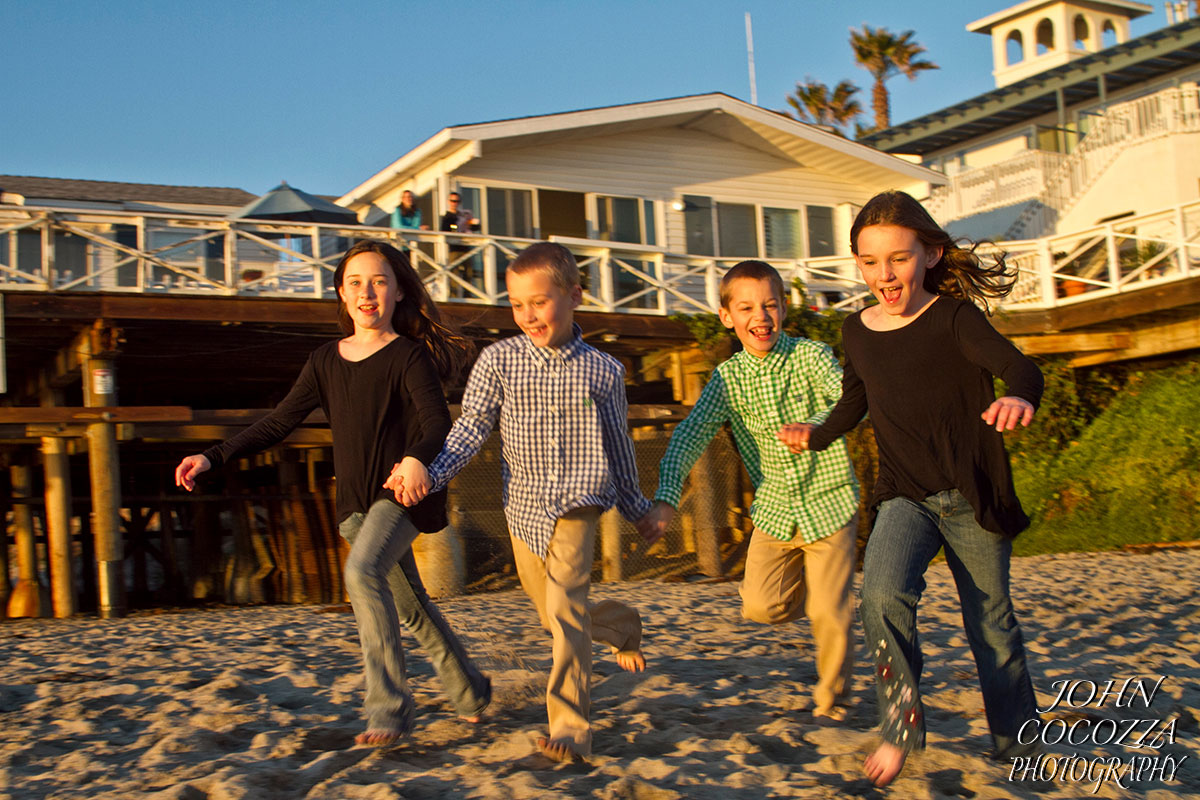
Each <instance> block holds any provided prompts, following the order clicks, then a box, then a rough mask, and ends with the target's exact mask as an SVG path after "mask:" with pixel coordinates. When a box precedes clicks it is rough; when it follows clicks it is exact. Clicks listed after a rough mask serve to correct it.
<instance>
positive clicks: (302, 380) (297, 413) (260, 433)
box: [175, 358, 321, 492]
mask: <svg viewBox="0 0 1200 800" xmlns="http://www.w3.org/2000/svg"><path fill="white" fill-rule="evenodd" d="M320 402H321V401H320V395H319V394H318V392H317V380H316V373H315V371H314V369H313V365H312V359H311V358H309V360H308V361H307V362H306V363H305V364H304V369H302V370H301V371H300V377H299V378H297V379H296V383H295V384H294V385H293V386H292V389H291V391H289V392H288V394H287V397H285V398H283V401H282V402H280V404H279V405H277V406H276V407H275V409H274V410H273V411H272V412H271V413H270V414H267V415H266V416H265V417H263V418H262V419H260V420H259V421H258V422H256V423H254V424H253V425H251V426H250V427H249V428H246V430H244V431H242V432H241V433H239V434H237V435H235V436H232V437H230V438H229V439H226V440H225V441H224V442H221V443H220V444H218V445H214V446H213V447H210V448H208V449H207V450H205V451H204V452H203V453H202V454H197V455H192V456H188V457H187V458H185V459H183V461H181V462H179V466H177V467H176V468H175V485H176V486H180V487H182V488H184V489H187V490H188V491H189V492H190V491H192V489H194V488H195V486H196V476H198V475H199V474H200V473H202V472H205V471H207V470H210V469H212V468H214V467H219V466H221V465H223V464H225V463H227V462H228V461H229V460H230V459H232V458H235V457H236V456H239V455H242V454H244V453H256V452H258V451H260V450H263V449H265V448H267V447H270V446H271V445H273V444H278V443H279V442H281V441H283V440H284V439H285V438H286V437H287V435H288V434H289V433H291V432H292V431H293V430H295V429H296V426H297V425H299V424H300V423H301V422H303V421H304V419H305V417H307V416H308V415H309V414H310V413H311V412H312V410H313V409H314V408H316V407H317V406H319V405H320Z"/></svg>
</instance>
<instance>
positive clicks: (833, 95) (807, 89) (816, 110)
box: [787, 76, 862, 128]
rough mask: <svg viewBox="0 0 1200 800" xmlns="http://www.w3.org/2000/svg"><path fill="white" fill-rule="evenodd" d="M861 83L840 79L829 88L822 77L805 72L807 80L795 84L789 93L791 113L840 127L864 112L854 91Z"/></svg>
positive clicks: (805, 120) (799, 117) (856, 90)
mask: <svg viewBox="0 0 1200 800" xmlns="http://www.w3.org/2000/svg"><path fill="white" fill-rule="evenodd" d="M857 93H858V87H857V86H855V85H854V84H853V83H851V82H850V81H841V82H839V83H838V85H837V86H835V87H833V91H832V92H830V91H829V87H828V86H826V85H825V84H823V83H821V82H820V81H817V80H813V79H812V78H810V77H808V76H805V78H804V83H797V84H796V91H795V92H794V93H793V94H790V95H788V98H787V101H788V105H790V106H791V107H792V116H794V117H795V118H796V119H798V120H800V121H801V122H811V123H813V124H816V125H828V126H829V127H831V128H841V127H842V126H843V125H847V124H849V123H850V122H851V121H852V120H853V119H854V118H855V117H857V116H858V115H859V114H861V113H862V106H861V105H860V104H859V102H858V101H857V100H855V99H854V95H855V94H857Z"/></svg>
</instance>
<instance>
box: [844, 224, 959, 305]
mask: <svg viewBox="0 0 1200 800" xmlns="http://www.w3.org/2000/svg"><path fill="white" fill-rule="evenodd" d="M857 244H858V247H857V251H858V252H857V254H856V255H855V257H854V260H855V262H856V263H857V264H858V269H859V271H860V272H861V273H862V277H863V282H864V283H866V284H867V288H868V289H870V290H871V294H873V295H875V298H876V299H877V300H878V301H879V307H880V309H881V310H882V311H883V313H884V314H886V315H887V316H889V317H892V318H894V321H895V322H896V323H899V324H902V325H905V324H908V322H910V321H911V320H912V318H913V317H915V316H916V315H918V314H919V313H920V312H921V311H922V310H923V309H924V308H925V306H926V305H928V304H929V301H930V300H932V299H933V293H932V292H930V291H929V290H928V289H926V288H925V271H926V270H927V269H929V268H930V267H933V266H934V265H936V264H937V262H938V259H940V258H941V257H942V248H940V247H926V246H925V245H924V244H922V242H921V240H920V239H919V238H917V234H916V232H915V231H913V230H912V229H911V228H905V227H901V226H899V225H868V226H867V227H865V228H863V229H862V230H861V231H860V232H859V234H858V242H857Z"/></svg>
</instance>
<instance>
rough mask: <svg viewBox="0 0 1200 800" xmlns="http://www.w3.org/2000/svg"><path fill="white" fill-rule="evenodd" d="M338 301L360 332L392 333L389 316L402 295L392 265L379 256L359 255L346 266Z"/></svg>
mask: <svg viewBox="0 0 1200 800" xmlns="http://www.w3.org/2000/svg"><path fill="white" fill-rule="evenodd" d="M337 291H338V297H339V298H341V300H342V302H343V303H345V304H346V311H347V312H348V313H349V314H350V319H351V320H352V321H353V322H354V330H355V332H356V333H357V332H359V331H360V330H377V331H392V313H393V312H394V311H395V310H396V303H398V302H400V300H401V299H403V297H404V294H403V293H402V292H401V290H400V285H399V283H398V282H397V280H396V275H395V273H393V272H392V265H391V264H389V263H388V261H387V259H386V258H384V257H383V256H382V255H380V254H379V253H372V252H366V253H359V254H358V255H356V256H354V257H353V258H351V259H350V260H349V261H347V262H346V269H345V272H344V273H343V274H342V285H341V286H339V287H338V290H337Z"/></svg>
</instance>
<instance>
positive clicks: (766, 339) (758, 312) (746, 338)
mask: <svg viewBox="0 0 1200 800" xmlns="http://www.w3.org/2000/svg"><path fill="white" fill-rule="evenodd" d="M728 294H729V301H728V304H727V305H722V306H721V308H720V309H719V310H718V314H719V315H720V317H721V323H722V324H723V325H724V326H725V327H726V328H730V329H732V330H733V332H734V333H735V334H736V335H737V338H738V341H739V342H741V343H742V348H743V349H745V351H746V352H747V353H749V354H750V355H752V356H756V357H757V358H763V357H765V356H766V355H767V353H769V352H771V348H772V347H774V346H775V343H776V342H777V341H779V334H780V332H781V331H782V330H783V316H784V303H783V298H782V297H780V296H779V293H778V292H776V290H775V287H774V286H772V285H771V282H770V281H769V280H767V279H766V278H738V279H736V280H735V281H733V282H732V283H731V284H729V289H728Z"/></svg>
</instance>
